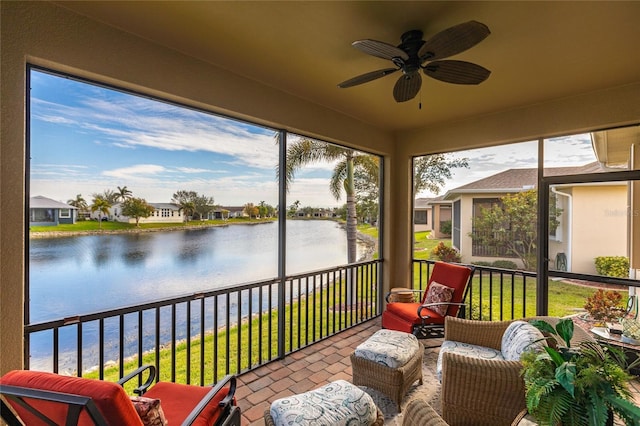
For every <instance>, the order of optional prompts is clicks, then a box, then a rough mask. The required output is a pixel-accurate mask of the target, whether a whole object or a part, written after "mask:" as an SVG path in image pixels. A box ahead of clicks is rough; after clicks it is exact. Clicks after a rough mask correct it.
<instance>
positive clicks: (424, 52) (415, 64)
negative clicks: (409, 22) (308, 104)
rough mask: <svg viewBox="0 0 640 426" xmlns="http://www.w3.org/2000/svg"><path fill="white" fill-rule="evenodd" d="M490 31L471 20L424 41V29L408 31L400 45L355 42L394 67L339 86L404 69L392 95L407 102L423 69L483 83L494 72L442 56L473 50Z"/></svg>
mask: <svg viewBox="0 0 640 426" xmlns="http://www.w3.org/2000/svg"><path fill="white" fill-rule="evenodd" d="M490 33H491V32H490V31H489V28H488V27H487V26H486V25H484V24H482V23H480V22H477V21H469V22H465V23H462V24H458V25H455V26H453V27H451V28H448V29H446V30H444V31H441V32H439V33H438V34H436V35H434V36H433V37H431V38H430V39H428V40H427V41H424V40H422V31H420V30H411V31H407V32H406V33H404V34H402V37H401V40H402V43H400V44H399V45H398V46H397V47H396V46H393V45H391V44H388V43H385V42H382V41H377V40H370V39H365V40H357V41H354V42H353V43H352V46H353V47H355V48H357V49H360V50H361V51H363V52H364V53H367V54H369V55H372V56H376V57H378V58H382V59H387V60H390V61H391V62H393V64H394V65H395V68H385V69H381V70H376V71H371V72H368V73H366V74H362V75H359V76H356V77H353V78H350V79H349V80H346V81H343V82H342V83H340V84H338V87H340V88H343V89H345V88H347V87H353V86H357V85H358V84H362V83H367V82H369V81H372V80H375V79H378V78H380V77H384V76H386V75H389V74H393V73H394V72H396V71H398V70H401V71H402V75H401V76H400V78H399V79H398V81H397V82H396V84H395V87H394V88H393V97H394V99H395V100H396V102H406V101H408V100H411V99H413V98H414V97H415V96H416V95H417V94H418V92H419V91H420V86H421V85H422V77H421V76H420V70H422V71H423V72H424V73H425V74H426V75H428V76H429V77H432V78H435V79H436V80H440V81H444V82H447V83H454V84H480V83H482V82H483V81H485V80H486V79H487V78H488V77H489V74H491V71H489V70H488V69H486V68H484V67H481V66H480V65H477V64H473V63H471V62H465V61H457V60H442V59H444V58H448V57H449V56H453V55H456V54H458V53H460V52H464V51H465V50H467V49H470V48H471V47H473V46H475V45H476V44H478V43H480V42H481V41H482V40H484V39H485V38H486V37H487V36H488V35H489V34H490Z"/></svg>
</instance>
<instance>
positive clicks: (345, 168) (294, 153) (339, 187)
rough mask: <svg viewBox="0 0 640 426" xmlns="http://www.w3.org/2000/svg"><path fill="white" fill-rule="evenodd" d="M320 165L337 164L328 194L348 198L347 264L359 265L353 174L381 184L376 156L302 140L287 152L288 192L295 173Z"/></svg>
mask: <svg viewBox="0 0 640 426" xmlns="http://www.w3.org/2000/svg"><path fill="white" fill-rule="evenodd" d="M317 161H337V162H338V163H337V164H336V166H335V167H334V169H333V175H332V176H331V182H330V185H329V190H330V191H331V194H332V195H333V196H334V197H335V199H336V200H340V198H341V195H342V191H343V190H344V191H345V192H346V195H347V203H346V205H347V261H348V262H349V263H353V262H355V261H356V235H357V229H356V225H357V217H356V194H355V179H354V170H355V169H356V168H357V169H359V170H363V171H365V172H366V173H367V174H370V175H371V177H372V178H373V179H375V181H376V182H377V181H378V164H377V162H378V160H377V158H375V157H374V156H371V155H365V154H359V153H358V152H356V151H354V150H352V149H349V148H343V147H340V146H336V145H331V144H329V143H327V142H321V141H317V140H313V139H300V140H298V141H296V142H294V143H292V144H291V145H289V147H288V148H287V164H286V170H285V173H286V176H285V185H286V188H287V191H288V190H289V186H290V184H291V182H292V181H293V178H294V175H295V173H296V171H298V170H299V169H300V168H302V167H303V166H305V165H306V164H310V163H314V162H317Z"/></svg>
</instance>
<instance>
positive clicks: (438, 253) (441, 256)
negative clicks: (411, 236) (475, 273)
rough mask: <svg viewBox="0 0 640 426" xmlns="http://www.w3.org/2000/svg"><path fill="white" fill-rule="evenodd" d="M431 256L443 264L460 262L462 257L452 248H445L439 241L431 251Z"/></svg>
mask: <svg viewBox="0 0 640 426" xmlns="http://www.w3.org/2000/svg"><path fill="white" fill-rule="evenodd" d="M431 254H432V255H433V256H434V257H435V258H436V259H438V260H441V261H443V262H461V261H462V257H461V256H460V253H458V251H457V250H456V249H454V248H453V247H448V246H445V245H444V243H443V242H442V241H441V242H440V243H439V244H438V245H437V246H435V247H434V248H433V250H431Z"/></svg>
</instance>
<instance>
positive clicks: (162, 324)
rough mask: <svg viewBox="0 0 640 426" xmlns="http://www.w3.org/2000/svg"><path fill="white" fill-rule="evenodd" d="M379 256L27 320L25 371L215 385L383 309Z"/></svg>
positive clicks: (353, 324)
mask: <svg viewBox="0 0 640 426" xmlns="http://www.w3.org/2000/svg"><path fill="white" fill-rule="evenodd" d="M381 265H382V262H381V261H380V260H372V261H367V262H359V263H354V264H350V265H346V266H338V267H334V268H331V269H325V270H321V271H314V272H309V273H304V274H298V275H292V276H288V277H286V278H285V279H282V280H279V279H275V278H274V279H269V280H265V281H260V282H252V283H246V284H243V285H239V286H232V287H225V288H219V289H215V290H212V291H208V292H201V293H196V294H190V295H185V296H182V297H174V298H170V299H165V300H161V301H156V302H151V303H146V304H141V305H136V306H129V307H124V308H120V309H113V310H109V311H104V312H96V313H90V314H86V315H77V316H74V317H68V318H61V319H57V320H52V321H46V322H41V323H37V324H28V325H26V326H25V365H26V368H31V369H38V370H45V371H53V372H56V373H65V374H75V375H78V376H88V377H95V378H99V379H114V380H117V379H119V378H121V377H123V376H124V375H125V374H127V372H128V371H131V370H133V369H135V368H137V367H138V366H139V365H142V364H153V365H155V367H156V369H157V371H158V377H159V379H161V380H170V381H174V382H180V383H187V384H190V383H193V384H200V385H204V384H209V383H215V382H216V381H217V380H218V379H219V378H221V377H223V376H225V375H227V374H239V373H242V372H246V371H249V370H252V369H254V368H257V367H259V366H261V365H264V364H266V363H268V362H269V361H272V360H274V359H278V358H282V357H284V356H286V355H287V354H290V353H292V352H295V351H297V350H299V349H301V348H303V347H305V346H308V345H310V344H312V343H315V342H318V341H320V340H322V339H325V338H327V337H329V336H332V335H334V334H336V333H338V332H340V331H343V330H346V329H348V328H350V327H353V326H355V325H357V324H359V323H361V322H364V321H367V320H369V319H372V318H374V317H376V316H378V315H379V314H380V302H379V300H380V298H379V297H378V294H379V292H380V285H381V284H380V280H379V277H380V276H381V273H380V268H381Z"/></svg>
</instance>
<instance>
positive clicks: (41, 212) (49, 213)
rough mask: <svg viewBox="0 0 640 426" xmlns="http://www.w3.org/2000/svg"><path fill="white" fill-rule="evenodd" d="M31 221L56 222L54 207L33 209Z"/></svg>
mask: <svg viewBox="0 0 640 426" xmlns="http://www.w3.org/2000/svg"><path fill="white" fill-rule="evenodd" d="M30 216H31V222H54V221H55V216H54V214H53V209H31V213H30Z"/></svg>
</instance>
